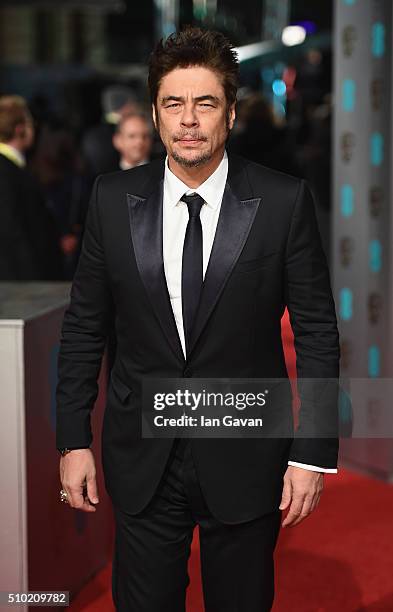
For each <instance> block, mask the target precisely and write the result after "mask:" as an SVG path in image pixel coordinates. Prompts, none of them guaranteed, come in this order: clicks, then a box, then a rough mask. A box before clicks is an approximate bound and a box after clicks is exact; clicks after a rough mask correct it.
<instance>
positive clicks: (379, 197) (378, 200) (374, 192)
mask: <svg viewBox="0 0 393 612" xmlns="http://www.w3.org/2000/svg"><path fill="white" fill-rule="evenodd" d="M382 202H383V190H382V187H379V186H378V185H373V186H372V187H370V190H369V196H368V204H369V209H370V215H371V216H372V217H374V218H377V217H379V216H380V214H381V209H382Z"/></svg>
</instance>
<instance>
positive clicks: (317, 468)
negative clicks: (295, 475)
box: [288, 461, 337, 474]
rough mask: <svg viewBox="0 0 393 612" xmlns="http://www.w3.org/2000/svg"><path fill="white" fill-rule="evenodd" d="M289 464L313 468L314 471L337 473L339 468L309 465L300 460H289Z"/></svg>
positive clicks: (306, 468) (308, 468)
mask: <svg viewBox="0 0 393 612" xmlns="http://www.w3.org/2000/svg"><path fill="white" fill-rule="evenodd" d="M288 465H294V466H295V467H300V468H304V469H305V470H311V471H312V472H327V473H328V474H337V468H323V467H318V466H316V465H308V464H307V463H299V462H298V461H288Z"/></svg>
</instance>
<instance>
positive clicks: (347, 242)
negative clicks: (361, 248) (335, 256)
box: [340, 236, 353, 268]
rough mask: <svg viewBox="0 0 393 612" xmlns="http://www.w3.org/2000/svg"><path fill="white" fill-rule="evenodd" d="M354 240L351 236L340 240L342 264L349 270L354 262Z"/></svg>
mask: <svg viewBox="0 0 393 612" xmlns="http://www.w3.org/2000/svg"><path fill="white" fill-rule="evenodd" d="M352 253H353V240H352V238H350V236H344V237H343V238H341V240H340V262H341V265H342V266H343V267H344V268H347V267H348V266H349V265H350V263H351V261H352Z"/></svg>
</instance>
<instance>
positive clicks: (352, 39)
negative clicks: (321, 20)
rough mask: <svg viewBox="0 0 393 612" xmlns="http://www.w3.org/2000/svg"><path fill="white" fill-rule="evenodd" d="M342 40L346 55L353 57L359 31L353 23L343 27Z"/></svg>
mask: <svg viewBox="0 0 393 612" xmlns="http://www.w3.org/2000/svg"><path fill="white" fill-rule="evenodd" d="M341 40H342V47H343V53H344V55H345V57H352V55H353V53H354V51H355V45H356V41H357V32H356V29H355V27H354V26H353V25H348V26H346V27H345V28H344V29H343V31H342V38H341Z"/></svg>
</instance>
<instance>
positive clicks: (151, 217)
mask: <svg viewBox="0 0 393 612" xmlns="http://www.w3.org/2000/svg"><path fill="white" fill-rule="evenodd" d="M163 184H164V181H163V179H162V180H160V181H159V183H158V185H157V188H156V189H155V190H154V191H153V192H152V193H151V194H150V195H149V196H148V197H147V198H141V197H139V196H135V195H131V194H129V193H128V194H127V200H128V211H129V217H130V225H131V237H132V242H133V245H134V252H135V258H136V263H137V266H138V270H139V273H140V276H141V279H142V282H143V284H144V286H145V289H146V291H147V294H148V296H149V299H150V302H151V305H152V307H153V310H154V312H155V314H156V316H157V319H158V321H159V323H160V325H161V327H162V330H163V332H164V334H165V336H166V337H167V340H168V342H169V344H170V346H171V347H172V349H173V351H174V353H175V355H176V356H177V357H178V358H179V359H180V360H181V361H182V362H184V354H183V349H182V346H181V342H180V338H179V334H178V332H177V327H176V321H175V318H174V315H173V311H172V305H171V301H170V297H169V293H168V287H167V284H166V277H165V270H164V259H163V238H162V207H163V204H162V202H163Z"/></svg>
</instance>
